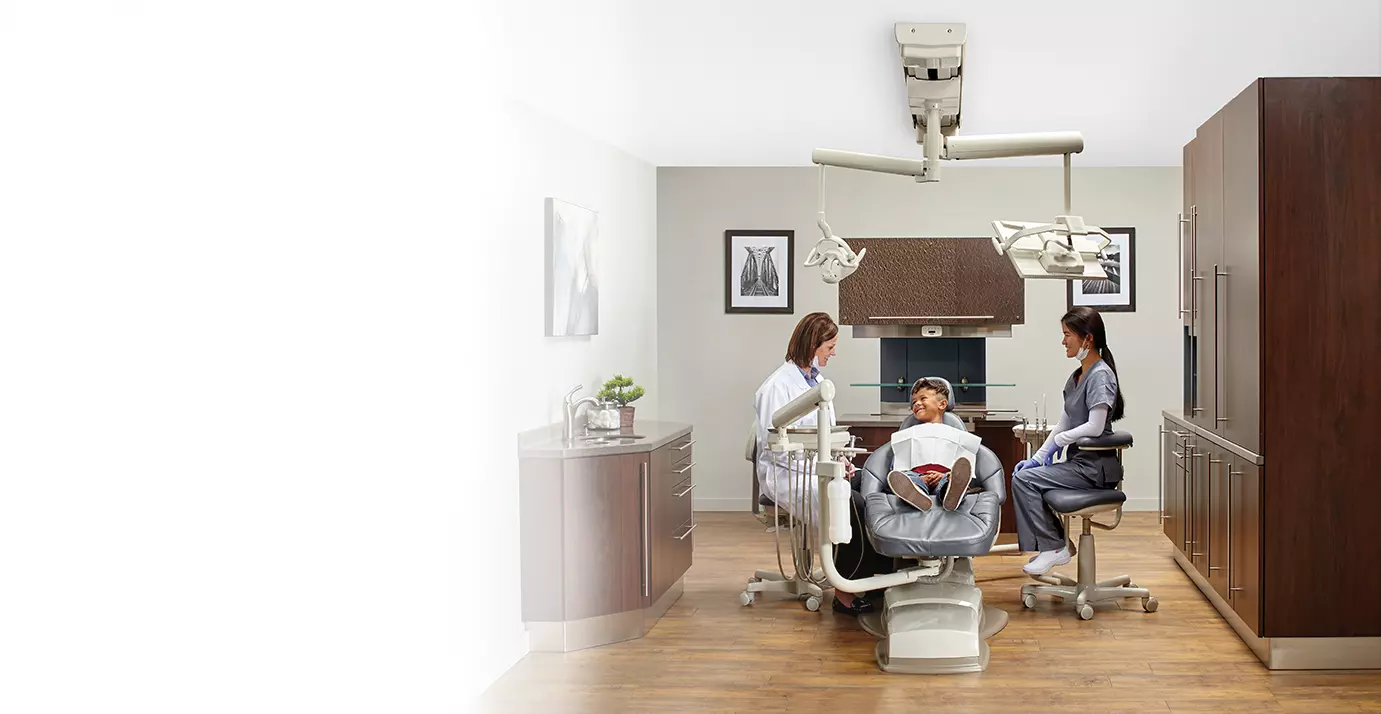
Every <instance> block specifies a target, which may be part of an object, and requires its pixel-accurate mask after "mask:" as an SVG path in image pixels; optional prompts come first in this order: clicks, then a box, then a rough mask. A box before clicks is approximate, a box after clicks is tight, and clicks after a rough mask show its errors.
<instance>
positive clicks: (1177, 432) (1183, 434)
mask: <svg viewBox="0 0 1381 714" xmlns="http://www.w3.org/2000/svg"><path fill="white" fill-rule="evenodd" d="M1171 431H1174V430H1173V429H1172V430H1171ZM1174 433H1175V436H1178V437H1180V438H1181V439H1183V438H1185V437H1186V436H1189V432H1187V431H1175V432H1174Z"/></svg>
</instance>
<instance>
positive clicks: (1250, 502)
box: [1161, 417, 1263, 636]
mask: <svg viewBox="0 0 1381 714" xmlns="http://www.w3.org/2000/svg"><path fill="white" fill-rule="evenodd" d="M1161 438H1162V439H1163V441H1164V443H1163V445H1162V447H1161V448H1162V450H1163V455H1162V460H1161V465H1162V470H1163V473H1162V478H1163V481H1162V483H1163V484H1164V486H1163V488H1164V493H1163V503H1164V507H1163V508H1164V510H1163V512H1162V513H1161V522H1162V524H1163V525H1162V528H1163V531H1164V533H1165V536H1166V538H1168V539H1169V540H1170V543H1171V545H1173V546H1174V547H1175V549H1176V550H1178V551H1180V553H1181V555H1183V556H1184V559H1185V560H1186V561H1188V562H1189V563H1191V564H1192V565H1193V567H1194V569H1195V571H1196V572H1198V574H1199V575H1201V576H1203V578H1204V580H1206V581H1207V583H1208V585H1209V586H1210V587H1211V588H1212V589H1213V591H1214V592H1216V593H1217V594H1218V596H1219V597H1221V598H1222V599H1223V600H1225V601H1226V602H1228V603H1229V604H1230V605H1231V606H1232V609H1233V611H1234V612H1236V613H1237V616H1238V617H1240V618H1241V619H1242V622H1243V623H1245V624H1246V626H1247V627H1248V628H1249V629H1250V630H1251V631H1252V632H1253V633H1254V634H1256V635H1257V636H1260V635H1261V612H1262V607H1261V512H1262V509H1261V505H1262V504H1261V472H1262V468H1263V467H1262V466H1260V465H1258V464H1257V463H1256V462H1257V459H1255V458H1253V457H1252V455H1249V454H1244V453H1242V452H1239V451H1237V450H1235V449H1230V448H1227V447H1226V446H1225V445H1223V444H1222V443H1220V442H1218V441H1216V440H1212V439H1209V438H1207V437H1206V436H1204V435H1203V434H1202V433H1200V431H1199V430H1197V429H1195V428H1193V427H1191V426H1190V425H1188V424H1186V423H1183V422H1181V421H1177V420H1172V419H1170V418H1168V417H1167V418H1166V419H1165V421H1164V423H1163V425H1162V427H1161Z"/></svg>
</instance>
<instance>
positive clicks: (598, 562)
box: [561, 456, 643, 621]
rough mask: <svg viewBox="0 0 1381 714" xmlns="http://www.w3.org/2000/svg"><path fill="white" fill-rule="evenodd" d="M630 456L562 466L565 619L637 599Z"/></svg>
mask: <svg viewBox="0 0 1381 714" xmlns="http://www.w3.org/2000/svg"><path fill="white" fill-rule="evenodd" d="M639 474H640V470H639V467H638V465H637V461H636V460H630V459H629V458H628V457H620V456H601V457H593V458H583V459H570V460H568V461H567V462H566V463H565V465H564V468H563V474H562V476H563V484H562V490H563V491H564V493H565V500H564V502H563V503H562V518H563V526H562V543H561V547H562V561H563V568H564V571H565V572H564V577H565V602H564V611H565V619H566V620H567V621H572V620H583V619H587V618H591V617H600V616H602V615H612V614H615V613H620V612H628V611H630V610H636V609H638V608H640V607H641V605H642V582H643V568H642V564H641V562H640V561H641V559H642V558H641V556H642V550H641V539H640V538H639V537H638V535H639V531H640V527H641V524H642V510H643V501H642V489H641V488H640V484H639V481H640V478H639Z"/></svg>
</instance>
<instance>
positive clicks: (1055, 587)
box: [1021, 431, 1159, 620]
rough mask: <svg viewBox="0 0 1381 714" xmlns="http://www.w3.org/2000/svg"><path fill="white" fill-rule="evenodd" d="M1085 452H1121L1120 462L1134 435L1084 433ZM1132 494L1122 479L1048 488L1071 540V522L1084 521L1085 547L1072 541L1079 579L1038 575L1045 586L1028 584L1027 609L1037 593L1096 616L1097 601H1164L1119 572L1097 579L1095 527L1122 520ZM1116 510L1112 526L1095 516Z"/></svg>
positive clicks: (1147, 605)
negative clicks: (1104, 484) (1086, 486)
mask: <svg viewBox="0 0 1381 714" xmlns="http://www.w3.org/2000/svg"><path fill="white" fill-rule="evenodd" d="M1075 445H1076V446H1078V447H1079V449H1080V450H1082V451H1116V452H1117V461H1118V463H1119V464H1120V463H1121V462H1122V451H1123V450H1124V449H1127V448H1130V447H1131V445H1132V435H1131V434H1128V433H1126V432H1122V431H1117V432H1113V433H1112V434H1109V435H1107V436H1101V437H1084V438H1082V439H1079V440H1078V441H1077V442H1075ZM1126 501H1127V494H1126V493H1124V492H1123V491H1122V482H1121V481H1119V482H1118V483H1117V486H1116V487H1114V488H1099V489H1090V490H1084V489H1051V490H1049V491H1046V492H1045V504H1046V506H1048V507H1049V508H1050V510H1052V511H1054V512H1055V514H1056V515H1057V516H1059V517H1060V519H1061V520H1062V521H1064V524H1065V538H1066V539H1068V538H1069V524H1070V519H1072V518H1082V519H1083V522H1084V524H1083V532H1082V533H1080V534H1079V547H1078V548H1077V549H1076V548H1074V547H1073V544H1072V543H1071V547H1070V550H1071V552H1073V553H1075V554H1077V555H1078V557H1079V577H1078V579H1077V580H1076V579H1074V578H1071V577H1069V576H1067V575H1062V574H1060V573H1050V574H1048V575H1033V576H1031V577H1032V578H1033V579H1035V580H1037V581H1039V582H1042V583H1045V584H1044V585H1023V586H1022V587H1021V604H1022V606H1024V607H1027V608H1033V607H1035V606H1036V596H1037V595H1051V596H1054V597H1057V598H1060V599H1062V600H1065V601H1069V600H1073V601H1074V607H1075V609H1076V611H1077V612H1078V613H1079V617H1080V618H1082V619H1085V620H1092V619H1093V603H1095V602H1104V601H1107V600H1119V599H1122V598H1140V600H1141V607H1142V608H1143V609H1145V610H1146V612H1155V611H1156V608H1157V607H1158V606H1159V603H1158V601H1157V600H1156V598H1155V597H1153V596H1152V595H1151V591H1149V590H1147V589H1146V588H1143V587H1138V586H1137V585H1136V584H1135V583H1133V582H1132V579H1131V576H1128V575H1119V576H1117V577H1115V578H1113V579H1111V580H1104V581H1101V582H1099V581H1098V579H1097V570H1096V568H1097V558H1096V556H1095V554H1094V546H1093V528H1098V529H1100V530H1105V531H1110V530H1112V529H1114V528H1116V527H1117V525H1118V524H1119V523H1121V522H1122V505H1123V504H1124V503H1125V502H1126ZM1110 511H1115V512H1116V514H1117V515H1116V518H1115V519H1114V520H1113V522H1112V524H1111V525H1105V524H1103V523H1098V522H1096V521H1094V520H1093V517H1094V516H1096V515H1099V514H1102V513H1108V512H1110Z"/></svg>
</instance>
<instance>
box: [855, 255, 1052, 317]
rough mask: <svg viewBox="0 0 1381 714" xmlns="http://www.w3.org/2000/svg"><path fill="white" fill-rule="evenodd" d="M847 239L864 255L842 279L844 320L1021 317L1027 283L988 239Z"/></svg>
mask: <svg viewBox="0 0 1381 714" xmlns="http://www.w3.org/2000/svg"><path fill="white" fill-rule="evenodd" d="M849 246H850V247H851V248H853V250H855V251H859V252H861V251H862V250H863V249H865V248H866V249H867V251H868V257H867V258H866V259H865V260H864V261H863V262H862V263H860V264H859V267H858V270H857V271H856V272H854V274H853V275H851V276H850V277H849V279H848V280H845V281H843V282H841V283H839V323H840V324H842V325H906V324H926V325H963V326H969V327H982V326H989V325H996V326H1010V325H1020V324H1024V323H1025V322H1026V289H1025V286H1024V284H1023V283H1022V280H1021V278H1020V277H1019V276H1018V275H1017V273H1016V271H1015V270H1013V269H1012V266H1011V264H1010V263H1009V261H1008V259H1007V258H1006V257H1005V256H1002V255H998V254H997V251H995V250H993V245H992V239H991V238H988V237H973V238H850V239H849Z"/></svg>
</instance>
